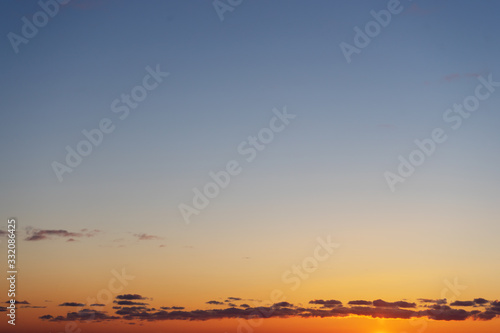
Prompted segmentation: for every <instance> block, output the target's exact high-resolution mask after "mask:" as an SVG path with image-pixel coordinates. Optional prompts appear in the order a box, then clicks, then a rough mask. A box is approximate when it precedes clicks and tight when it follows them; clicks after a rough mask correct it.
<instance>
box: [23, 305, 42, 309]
mask: <svg viewBox="0 0 500 333" xmlns="http://www.w3.org/2000/svg"><path fill="white" fill-rule="evenodd" d="M21 308H23V309H45V308H47V307H46V306H39V305H22V306H21Z"/></svg>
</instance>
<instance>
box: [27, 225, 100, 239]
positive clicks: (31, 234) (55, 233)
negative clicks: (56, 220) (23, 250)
mask: <svg viewBox="0 0 500 333" xmlns="http://www.w3.org/2000/svg"><path fill="white" fill-rule="evenodd" d="M99 232H100V230H97V229H95V230H92V231H88V232H84V233H83V232H71V231H68V230H63V229H59V230H52V229H45V230H43V229H32V228H28V229H27V234H28V236H27V237H26V238H25V240H27V241H40V240H44V239H51V238H52V237H60V238H68V241H71V240H70V239H73V240H74V238H75V237H94V236H95V235H97V234H98V233H99Z"/></svg>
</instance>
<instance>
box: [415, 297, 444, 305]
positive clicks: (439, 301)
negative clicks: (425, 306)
mask: <svg viewBox="0 0 500 333" xmlns="http://www.w3.org/2000/svg"><path fill="white" fill-rule="evenodd" d="M418 300H419V301H420V302H422V303H432V304H446V302H447V301H446V298H443V299H428V298H419V299H418Z"/></svg>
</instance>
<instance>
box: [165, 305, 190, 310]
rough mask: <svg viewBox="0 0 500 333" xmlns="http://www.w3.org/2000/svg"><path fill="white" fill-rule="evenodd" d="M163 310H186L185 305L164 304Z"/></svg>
mask: <svg viewBox="0 0 500 333" xmlns="http://www.w3.org/2000/svg"><path fill="white" fill-rule="evenodd" d="M160 309H162V310H184V307H183V306H162V307H161V308H160Z"/></svg>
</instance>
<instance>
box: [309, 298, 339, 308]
mask: <svg viewBox="0 0 500 333" xmlns="http://www.w3.org/2000/svg"><path fill="white" fill-rule="evenodd" d="M309 304H321V305H323V307H324V308H333V307H336V306H340V305H342V302H341V301H337V300H335V299H330V300H326V301H325V300H322V299H315V300H312V301H309Z"/></svg>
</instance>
